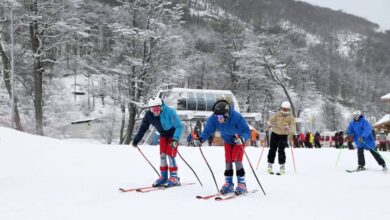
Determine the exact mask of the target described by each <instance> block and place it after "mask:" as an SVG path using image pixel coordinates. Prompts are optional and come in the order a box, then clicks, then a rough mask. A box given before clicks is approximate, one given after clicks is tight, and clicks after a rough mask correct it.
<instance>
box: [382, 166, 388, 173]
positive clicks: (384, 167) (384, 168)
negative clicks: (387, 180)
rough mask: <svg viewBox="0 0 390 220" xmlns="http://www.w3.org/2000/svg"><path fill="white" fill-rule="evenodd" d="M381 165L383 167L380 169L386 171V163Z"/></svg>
mask: <svg viewBox="0 0 390 220" xmlns="http://www.w3.org/2000/svg"><path fill="white" fill-rule="evenodd" d="M382 167H383V169H382V170H383V171H384V172H386V171H387V170H388V169H387V166H386V164H383V165H382Z"/></svg>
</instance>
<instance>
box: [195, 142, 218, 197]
mask: <svg viewBox="0 0 390 220" xmlns="http://www.w3.org/2000/svg"><path fill="white" fill-rule="evenodd" d="M199 151H200V153H201V154H202V157H203V159H204V161H205V162H206V164H207V166H208V167H209V170H210V172H211V176H212V177H213V179H214V183H215V186H216V187H217V192H218V193H219V187H218V184H217V181H216V180H215V176H214V172H213V170H212V169H211V167H210V164H209V162H207V159H206V157H205V156H204V154H203V151H202V147H201V146H199Z"/></svg>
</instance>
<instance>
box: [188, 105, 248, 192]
mask: <svg viewBox="0 0 390 220" xmlns="http://www.w3.org/2000/svg"><path fill="white" fill-rule="evenodd" d="M213 112H214V114H212V115H211V116H210V117H209V119H208V120H207V123H206V126H205V128H204V130H203V132H202V133H201V134H200V137H199V138H198V139H195V138H194V140H193V143H194V145H195V146H200V145H201V144H202V143H203V142H204V141H206V140H207V139H208V138H209V137H210V136H211V135H212V134H213V133H214V132H215V130H217V129H218V130H219V131H220V132H221V136H222V139H223V140H224V147H225V162H226V170H225V184H224V185H223V186H222V188H221V190H220V193H221V194H226V193H231V192H234V193H236V194H243V193H246V192H247V189H246V183H245V171H244V166H243V164H242V158H243V155H244V153H245V141H246V140H248V139H249V137H250V129H249V126H248V124H247V122H246V121H245V119H244V118H243V117H242V115H241V114H240V113H238V112H237V111H234V109H233V107H232V106H230V105H229V103H228V102H227V101H226V100H219V101H217V102H216V103H215V104H214V106H213ZM233 163H235V165H236V175H237V187H236V189H235V190H234V184H233Z"/></svg>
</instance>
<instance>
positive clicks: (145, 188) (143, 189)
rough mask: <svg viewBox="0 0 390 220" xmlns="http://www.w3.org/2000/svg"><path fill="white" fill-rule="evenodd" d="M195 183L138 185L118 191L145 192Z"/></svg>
mask: <svg viewBox="0 0 390 220" xmlns="http://www.w3.org/2000/svg"><path fill="white" fill-rule="evenodd" d="M194 184H195V183H181V184H180V185H178V186H171V187H165V186H157V187H155V186H146V187H139V188H119V191H121V192H124V193H125V192H141V193H147V192H152V191H158V190H166V189H169V188H173V187H179V186H189V185H194Z"/></svg>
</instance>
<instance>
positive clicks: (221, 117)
mask: <svg viewBox="0 0 390 220" xmlns="http://www.w3.org/2000/svg"><path fill="white" fill-rule="evenodd" d="M215 118H217V120H222V119H225V115H215Z"/></svg>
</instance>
